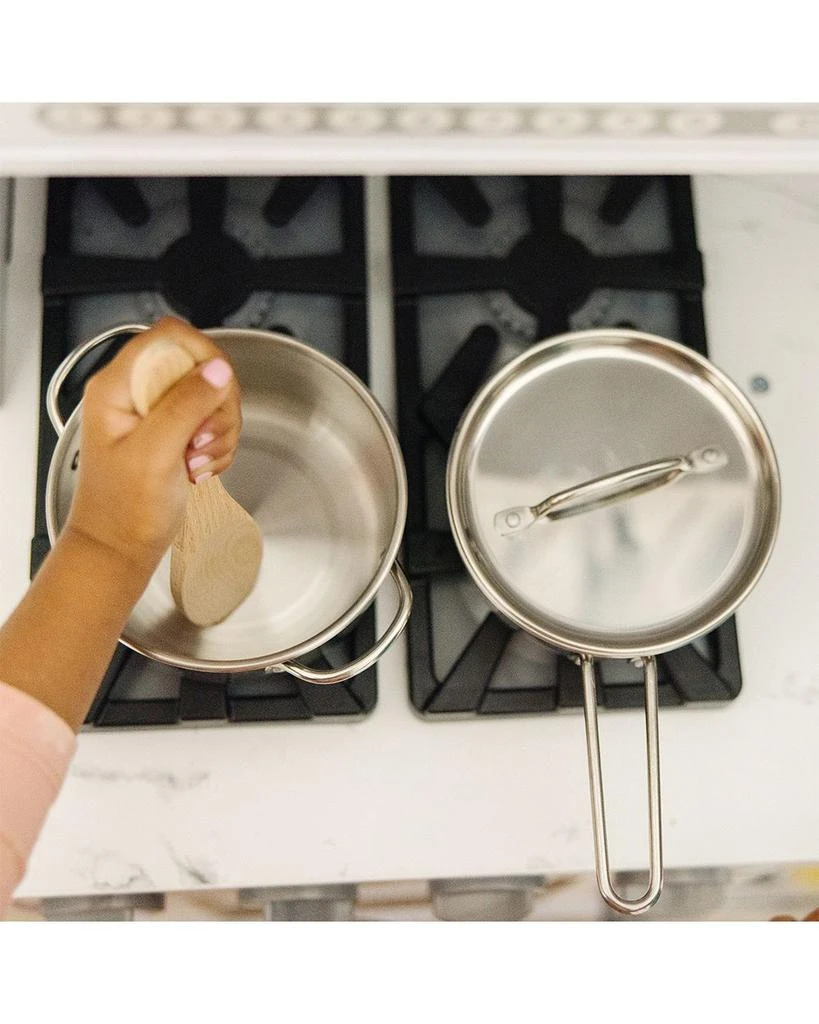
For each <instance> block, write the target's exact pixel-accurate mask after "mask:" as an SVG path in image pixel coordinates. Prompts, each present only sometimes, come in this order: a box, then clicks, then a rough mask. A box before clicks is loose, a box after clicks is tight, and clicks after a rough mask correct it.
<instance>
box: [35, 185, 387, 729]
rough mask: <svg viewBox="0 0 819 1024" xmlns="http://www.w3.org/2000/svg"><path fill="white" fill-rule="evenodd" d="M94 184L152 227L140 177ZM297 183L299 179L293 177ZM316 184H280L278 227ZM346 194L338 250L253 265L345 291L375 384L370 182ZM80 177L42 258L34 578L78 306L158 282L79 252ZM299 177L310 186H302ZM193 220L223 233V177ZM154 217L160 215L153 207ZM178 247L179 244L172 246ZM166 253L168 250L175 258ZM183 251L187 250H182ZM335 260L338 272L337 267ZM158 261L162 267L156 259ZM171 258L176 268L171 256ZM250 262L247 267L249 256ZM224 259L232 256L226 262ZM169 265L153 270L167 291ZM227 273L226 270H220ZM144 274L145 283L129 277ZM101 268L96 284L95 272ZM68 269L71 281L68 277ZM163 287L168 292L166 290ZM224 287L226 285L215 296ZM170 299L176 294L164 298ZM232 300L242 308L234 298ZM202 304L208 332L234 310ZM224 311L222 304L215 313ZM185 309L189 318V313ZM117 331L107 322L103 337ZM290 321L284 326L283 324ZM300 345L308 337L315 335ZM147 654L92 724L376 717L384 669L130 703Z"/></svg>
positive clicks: (355, 630) (197, 680)
mask: <svg viewBox="0 0 819 1024" xmlns="http://www.w3.org/2000/svg"><path fill="white" fill-rule="evenodd" d="M87 180H88V182H89V183H90V185H91V187H92V188H94V189H95V190H96V191H97V192H98V193H99V194H100V195H102V196H103V198H104V199H105V201H106V203H107V204H108V205H109V207H110V208H111V209H112V210H113V211H114V212H115V214H116V216H117V217H119V218H120V219H121V220H122V221H123V222H124V223H126V224H129V225H132V226H134V225H138V224H142V223H145V221H144V219H143V215H144V212H145V209H146V208H147V206H146V203H145V200H144V197H143V195H142V192H141V188H140V183H139V182H138V181H137V180H136V179H130V178H107V179H103V178H95V179H87ZM293 180H294V182H295V181H296V179H293ZM325 180H327V179H318V178H317V179H310V182H311V184H310V187H309V188H308V187H306V185H304V184H297V185H296V186H295V187H292V186H290V185H288V179H279V180H278V181H276V180H271V196H270V200H269V201H268V207H269V209H270V211H272V212H271V216H272V219H273V221H276V222H280V223H281V225H282V226H284V225H286V224H287V223H288V222H289V220H290V219H291V218H292V217H293V216H295V215H296V214H297V213H298V212H299V210H300V209H301V208H302V206H303V205H304V203H305V202H307V201H309V199H310V196H311V195H312V194H313V192H314V191H315V189H316V188H318V187H319V186H320V185H321V184H322V182H324V181H325ZM330 180H332V181H334V182H336V183H337V187H338V189H339V195H340V202H341V207H340V213H341V224H342V246H341V249H340V251H339V252H338V253H335V254H332V255H328V256H322V257H312V256H306V257H287V258H282V259H275V258H267V259H260V260H255V261H252V260H251V264H252V265H251V268H250V272H249V274H248V276H247V278H246V283H249V285H250V286H252V287H256V286H257V285H259V286H261V287H262V288H263V289H264V290H266V291H271V292H278V291H290V292H295V293H298V294H305V295H307V294H313V293H315V294H317V295H328V294H329V295H332V294H333V287H334V286H340V287H341V291H339V292H338V293H336V294H337V297H338V298H339V299H340V300H341V303H342V310H343V321H342V324H343V342H344V347H343V355H342V361H343V362H344V363H345V364H346V365H347V366H348V367H349V368H350V369H351V370H352V371H353V372H354V373H356V374H357V375H358V376H359V377H360V378H361V379H362V380H364V381H365V382H366V381H367V379H368V374H369V351H368V346H369V342H368V333H367V309H366V295H367V281H366V263H365V244H364V205H363V182H362V180H361V179H360V178H353V177H349V178H334V179H330ZM78 181H79V179H71V178H61V179H52V180H51V181H50V182H49V186H48V212H47V220H46V253H45V256H44V259H43V294H44V314H43V344H42V364H41V382H40V424H39V447H38V469H37V503H36V512H35V535H34V538H33V540H32V545H31V573H32V575H34V573H35V572H36V571H37V569H38V568H39V566H40V564H41V563H42V560H43V559H44V558H45V556H46V555H47V553H48V551H49V547H50V545H49V542H48V535H47V529H46V521H45V487H46V480H47V476H48V468H49V465H50V463H51V459H52V456H53V452H54V448H55V445H56V435H55V433H54V430H53V428H52V426H51V423H50V421H49V419H48V416H47V414H46V412H45V391H46V388H47V385H48V381H49V380H50V378H51V376H52V375H53V372H54V370H55V369H56V368H57V366H58V365H59V363H60V362H61V361H62V359H63V358H64V357H65V355H66V354H67V352H68V349H69V340H68V339H69V337H70V332H69V318H70V314H71V309H72V300H73V299H74V297H75V296H77V295H80V294H89V295H99V294H101V293H103V292H105V291H109V292H116V291H120V290H122V291H123V292H130V291H133V290H134V289H138V288H139V287H141V286H142V284H143V283H144V282H145V281H147V280H148V279H149V270H148V266H149V265H150V263H151V260H149V259H146V260H136V261H134V260H118V259H110V258H108V257H84V256H80V255H78V254H76V253H72V251H71V237H72V228H73V222H72V211H73V199H74V196H75V190H76V188H77V185H78ZM298 181H305V179H299V180H298ZM187 194H188V198H189V200H190V204H191V205H190V221H191V225H192V233H193V234H194V235H196V236H197V237H198V238H200V239H201V238H204V239H205V244H204V246H203V248H204V249H207V245H208V240H209V239H213V238H216V237H218V235H219V233H220V230H221V224H222V221H223V219H224V210H225V206H224V204H225V196H226V189H225V182H224V180H223V179H211V178H208V179H190V181H189V182H188V193H187ZM149 212H150V211H149ZM170 248H171V249H172V248H173V246H171V247H170ZM166 255H167V253H166ZM177 255H178V254H177ZM331 261H332V262H333V263H334V265H335V268H334V269H332V271H331V268H330V267H329V262H331ZM153 262H154V263H157V262H159V263H161V259H160V260H159V261H153ZM166 262H167V261H166ZM239 262H241V260H240V261H239ZM223 263H224V261H223ZM199 267H200V271H201V274H202V277H203V280H205V281H207V279H208V274H209V273H210V274H211V276H212V273H213V271H214V269H218V265H216V264H213V263H211V264H208V262H207V260H205V261H204V262H203V261H201V260H200V261H199ZM161 269H162V268H161V267H160V268H159V269H154V270H153V271H151V272H150V274H152V275H153V276H151V277H150V280H151V282H152V284H151V286H152V287H153V282H154V281H155V280H157V281H159V283H160V285H161V284H163V283H164V282H163V280H162V274H161V272H160V271H161ZM222 269H223V270H224V266H223V268H222ZM132 271H135V275H136V276H129V274H130V273H131V272H132ZM98 272H99V273H100V274H101V276H100V278H98V279H95V278H94V277H93V275H96V274H97V273H98ZM64 274H65V276H63V275H64ZM160 290H161V289H160ZM211 290H213V291H218V289H211ZM166 298H167V295H166ZM232 301H235V296H234V299H233V300H232ZM207 302H210V300H209V299H207V300H203V302H202V303H201V304H200V305H199V307H198V311H197V310H195V311H194V312H196V313H197V315H200V316H201V317H202V320H201V321H197V320H196V318H195V317H191V319H192V320H193V322H199V325H200V326H217V325H218V323H219V322H221V319H222V317H221V316H220V317H219V318H218V319H217V318H215V317H216V313H217V311H218V310H219V309H221V308H224V305H225V303H224V298H219V299H218V300H217V305H213V304H211V305H207ZM217 307H218V308H217ZM179 312H183V311H182V310H179ZM109 326H111V325H110V324H107V323H106V324H100V330H102V329H104V328H107V327H109ZM283 326H286V325H283ZM124 340H125V339H124V338H123V339H117V340H116V341H115V342H114V343H113V344H112V346H111V347H110V348H109V349H108V350H106V351H105V352H104V353H101V354H99V355H98V356H95V357H94V358H93V359H90V360H88V361H86V362H85V363H83V365H82V366H80V367H78V372H77V373H76V374H75V375H74V379H72V380H69V381H68V382H67V383H66V386H65V388H64V389H63V401H62V403H61V413H62V415H63V416H64V417H65V418H67V417H68V416H69V415H70V413H71V412H72V411H73V409H74V408H75V406H76V403H77V402H78V401H79V399H80V397H81V395H82V388H83V383H84V380H85V379H86V378H87V377H88V376H89V375H90V374H91V373H92V372H94V371H95V370H96V369H98V368H99V367H100V366H101V365H102V364H104V362H106V361H107V360H108V359H110V358H111V357H112V356H113V354H114V351H115V349H116V348H117V347H118V346H119V345H120V344H122V343H123V342H124ZM301 340H304V341H307V342H308V343H309V342H310V338H303V339H301ZM374 639H375V613H374V609H373V608H370V609H367V610H366V611H365V612H364V614H363V615H362V616H361V617H360V618H359V619H358V620H357V621H356V622H355V623H354V624H353V625H352V626H351V627H350V628H349V629H348V630H347V632H346V633H345V635H344V636H343V637H342V638H339V639H337V640H336V641H334V642H333V644H331V645H327V646H326V647H325V648H322V649H321V650H320V651H318V652H315V654H314V656H313V659H312V662H311V663H314V664H317V665H324V666H332V667H337V666H338V664H340V663H341V662H344V661H351V660H353V659H354V658H356V657H358V656H359V655H361V654H363V653H364V652H365V651H366V650H368V649H369V648H370V647H371V646H372V644H373V643H374ZM141 658H142V656H141V655H139V654H137V653H136V652H134V651H132V650H130V649H129V648H127V647H126V646H125V645H123V644H118V645H117V647H116V650H115V653H114V655H113V657H112V660H111V663H110V665H109V667H108V670H107V672H106V675H105V677H104V679H103V682H102V684H101V685H100V687H99V690H98V692H97V694H96V696H95V699H94V701H93V703H92V706H91V708H90V709H89V713H88V715H87V718H86V725H88V726H92V725H93V726H96V727H98V728H106V727H118V728H119V727H127V726H160V725H162V726H174V725H178V724H179V723H180V722H181V723H184V722H207V721H219V720H221V721H236V722H239V721H242V722H254V721H255V722H276V721H291V720H292V721H296V720H300V721H313V720H321V719H322V718H327V717H333V718H335V717H346V718H348V719H350V720H354V719H356V718H360V717H362V716H364V715H366V714H367V713H369V712H370V711H371V710H372V709H373V708H374V707H375V704H376V702H377V669H376V668H375V667H373V668H371V669H369V670H368V671H366V672H364V673H362V674H361V675H359V676H357V677H356V678H355V679H353V680H350V681H348V682H346V683H341V684H337V685H335V686H319V685H314V684H309V683H302V682H300V681H298V680H296V679H295V678H293V677H291V676H289V675H288V674H286V673H282V674H278V675H276V676H268V677H265V678H263V679H262V680H261V688H262V690H263V689H264V687H265V685H267V686H268V688H269V690H270V692H269V693H267V694H266V695H265V694H264V693H262V695H261V696H256V697H252V698H250V697H248V698H242V697H236V696H231V687H232V685H234V684H233V681H234V680H237V679H239V678H241V677H242V676H244V675H245V674H239V675H238V676H229V677H221V676H220V677H214V676H213V675H210V674H204V675H203V674H197V673H180V674H179V693H178V697H174V698H172V699H171V698H169V699H151V700H147V699H122V697H121V696H120V697H118V696H116V694H117V685H118V683H119V682H120V681H121V679H122V678H123V673H124V672H125V671H126V670H129V669H131V670H132V669H133V666H132V665H131V660H132V659H137V660H139V659H141Z"/></svg>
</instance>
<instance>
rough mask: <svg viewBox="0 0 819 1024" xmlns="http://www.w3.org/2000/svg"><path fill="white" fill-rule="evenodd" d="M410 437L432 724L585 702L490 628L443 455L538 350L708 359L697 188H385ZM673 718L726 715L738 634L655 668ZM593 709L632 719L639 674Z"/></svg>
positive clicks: (565, 674) (624, 665)
mask: <svg viewBox="0 0 819 1024" xmlns="http://www.w3.org/2000/svg"><path fill="white" fill-rule="evenodd" d="M391 209H392V239H393V276H394V294H395V322H396V376H397V388H398V409H399V434H400V439H401V444H402V448H403V451H404V457H405V461H406V466H407V473H408V478H409V494H410V508H409V513H408V520H407V531H406V538H405V549H406V564H407V570H408V573H409V575H410V578H411V580H412V586H413V593H414V611H413V616H412V618H411V620H410V624H409V651H410V653H409V675H410V696H411V700H412V703H413V706H414V707H415V708H416V710H417V711H419V712H420V713H421V714H423V715H426V716H435V715H443V714H453V715H454V714H458V715H475V714H483V715H487V714H492V715H502V714H520V713H540V712H549V711H559V710H565V709H570V708H577V707H581V706H582V703H583V694H582V683H581V677H580V670H579V668H578V666H577V665H576V664H575V663H574V661H573V660H572V659H571V658H569V657H568V656H565V655H562V654H558V653H557V652H556V651H554V650H553V649H551V648H549V647H548V646H546V645H545V644H543V643H541V642H539V641H538V640H536V639H534V638H533V637H531V636H530V635H528V634H527V633H525V632H523V631H520V630H515V629H512V628H510V626H509V625H508V624H507V623H505V622H504V621H503V620H502V619H501V618H500V617H499V616H498V615H496V614H495V613H494V612H493V610H492V608H491V607H490V605H489V604H488V602H487V601H486V600H485V598H484V597H483V595H482V594H481V593H480V591H479V590H478V588H477V586H476V585H475V584H474V583H473V582H472V580H471V578H470V577H469V575H468V573H467V572H466V570H465V568H464V566H463V563H462V561H461V559H460V556H459V554H458V552H457V549H456V547H455V543H454V540H453V538H452V534H451V531H450V528H449V522H448V516H447V511H446V485H445V473H446V460H447V454H448V450H449V446H450V443H451V441H452V437H453V435H454V432H455V429H456V427H457V424H458V422H459V420H460V418H461V416H462V414H463V412H464V411H465V409H466V407H467V405H468V404H469V402H470V400H471V398H472V397H473V396H474V394H475V393H476V392H477V390H478V389H479V388H480V386H481V385H482V383H483V382H484V381H485V380H486V379H487V378H489V377H490V376H491V375H492V374H493V373H495V372H496V371H497V370H499V369H500V367H501V366H503V365H504V364H505V363H507V362H508V361H509V360H511V359H513V358H514V357H515V356H517V355H519V354H520V353H522V352H523V351H525V350H526V349H527V348H528V347H529V346H531V345H532V344H534V343H535V342H537V341H541V340H543V339H545V338H548V337H550V336H554V335H556V334H560V333H563V332H565V331H569V330H584V329H588V328H594V327H630V328H633V329H637V330H641V331H646V332H649V333H653V334H658V335H660V336H663V337H666V338H670V339H673V340H677V341H680V342H683V343H684V344H686V345H689V346H690V347H691V348H693V349H695V350H696V351H698V352H700V353H702V354H706V355H707V345H706V335H705V322H704V315H703V307H702V291H703V287H704V279H703V269H702V261H701V258H700V254H699V251H698V249H697V241H696V233H695V225H694V213H693V204H692V198H691V188H690V182H689V180H688V179H687V178H678V177H615V178H606V177H595V178H589V177H537V178H521V177H513V178H502V177H485V178H397V179H393V181H392V183H391ZM658 661H659V679H660V683H659V695H660V702H661V703H662V704H664V705H681V706H682V705H687V704H691V703H700V702H724V701H726V700H730V699H732V698H734V697H736V696H737V694H738V693H739V691H740V688H741V684H742V680H741V673H740V664H739V652H738V647H737V639H736V628H735V623H734V621H733V620H732V619H731V620H728V622H726V623H725V624H724V625H723V626H721V627H719V628H718V629H716V630H714V631H713V632H712V633H710V634H709V635H708V636H706V637H703V638H702V639H700V640H698V641H697V642H696V643H694V644H690V645H688V646H687V647H683V648H681V649H679V650H676V651H672V652H670V653H668V654H666V655H663V656H661V657H660V658H659V659H658ZM598 676H599V680H600V682H599V694H598V699H599V701H600V702H601V704H603V705H604V706H606V707H609V708H622V707H638V706H641V705H642V704H643V700H644V687H643V683H642V670H641V668H640V667H639V666H637V665H634V664H632V663H630V662H628V661H623V660H609V659H602V660H601V661H600V666H599V672H598Z"/></svg>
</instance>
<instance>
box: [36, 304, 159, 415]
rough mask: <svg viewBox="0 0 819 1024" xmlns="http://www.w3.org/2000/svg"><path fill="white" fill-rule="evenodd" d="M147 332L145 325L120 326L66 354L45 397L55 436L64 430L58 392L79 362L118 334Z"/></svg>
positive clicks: (52, 377)
mask: <svg viewBox="0 0 819 1024" xmlns="http://www.w3.org/2000/svg"><path fill="white" fill-rule="evenodd" d="M147 330H148V327H147V325H146V324H122V326H120V327H111V328H109V329H108V330H107V331H103V332H102V334H98V335H97V336H96V338H92V339H91V340H90V341H86V342H85V344H83V345H80V346H79V347H78V348H75V349H72V350H71V351H70V352H69V353H68V355H67V356H66V357H65V359H63V361H62V362H61V363H60V365H59V366H58V367H57V369H56V370H55V371H54V373H53V374H52V376H51V380H50V381H49V382H48V389H47V391H46V397H45V406H46V412H47V413H48V418H49V419H50V420H51V425H52V426H53V427H54V429H55V430H56V431H57V434H62V432H63V430H64V428H65V421H64V420H63V418H62V416H61V414H60V405H59V402H60V391H61V390H62V386H63V384H65V382H66V380H68V377H69V376H70V374H71V372H72V371H73V370H74V368H75V367H76V365H77V364H78V363H79V362H80V360H81V359H84V358H85V356H87V355H88V353H89V352H91V351H92V350H93V349H95V348H97V346H98V345H103V344H105V342H106V341H110V340H111V338H115V337H116V336H117V335H118V334H139V333H140V332H141V331H147Z"/></svg>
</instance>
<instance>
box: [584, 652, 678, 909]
mask: <svg viewBox="0 0 819 1024" xmlns="http://www.w3.org/2000/svg"><path fill="white" fill-rule="evenodd" d="M643 666H644V668H643V671H644V673H645V684H646V687H645V688H646V706H645V719H646V753H647V759H648V842H649V862H648V863H649V872H648V887H647V888H646V891H645V892H644V893H643V895H642V896H640V897H638V898H637V899H634V900H627V899H624V898H623V897H622V896H618V895H617V893H616V892H615V891H614V886H613V885H612V881H611V874H610V872H609V851H608V839H607V836H606V811H605V806H604V803H603V782H602V772H601V768H600V737H599V733H598V730H597V685H596V681H595V672H594V659H593V658H591V657H590V656H589V655H581V656H580V668H581V671H582V673H583V713H584V716H585V720H586V749H587V753H588V759H589V787H590V790H591V810H592V828H593V831H594V861H595V871H596V874H597V885H598V887H599V889H600V894H601V895H602V897H603V899H604V900H605V901H606V903H608V905H609V906H610V907H612V908H613V909H614V910H617V911H619V912H620V913H621V914H629V915H631V916H635V915H636V914H642V913H643V912H644V911H646V910H648V909H649V907H651V906H653V905H654V904H655V903H656V902H657V900H658V899H659V897H660V892H661V890H662V887H663V849H662V831H661V829H662V826H661V821H660V744H659V735H658V733H659V729H658V717H657V705H658V700H657V660H656V658H653V657H647V658H643Z"/></svg>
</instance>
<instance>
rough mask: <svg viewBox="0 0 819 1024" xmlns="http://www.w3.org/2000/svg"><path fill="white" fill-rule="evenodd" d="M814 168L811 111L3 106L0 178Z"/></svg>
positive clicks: (818, 148) (817, 146)
mask: <svg viewBox="0 0 819 1024" xmlns="http://www.w3.org/2000/svg"><path fill="white" fill-rule="evenodd" d="M317 167H320V168H321V171H322V173H325V174H367V175H373V174H412V173H416V174H419V173H420V174H446V173H457V174H479V173H485V174H489V173H497V174H502V173H505V172H507V171H508V170H509V168H514V169H515V172H516V173H518V174H537V173H541V174H549V173H552V174H555V173H558V174H559V173H566V174H569V173H574V174H578V173H590V174H595V173H600V172H601V171H605V172H607V173H653V172H657V171H663V172H665V173H679V174H686V173H700V174H702V173H712V172H717V173H719V172H729V173H740V172H766V173H786V172H788V173H790V172H817V171H819V105H816V104H805V103H802V104H798V103H792V104H787V103H772V104H770V103H769V104H764V103H760V104H736V103H734V104H732V103H725V104H692V103H687V104H686V103H681V104H650V103H646V104H557V105H556V104H535V103H516V104H508V103H507V104H457V103H450V104H446V103H442V104H435V103H432V104H412V103H410V104H401V105H390V104H377V103H358V104H270V103H261V104H260V103H221V104H208V103H204V104H203V103H192V104H184V103H99V102H98V103H42V104H35V103H3V104H0V174H6V175H12V176H15V175H43V174H117V173H119V174H175V175H176V174H191V173H199V174H202V173H215V174H233V175H239V174H270V173H273V174H314V173H315V170H316V168H317Z"/></svg>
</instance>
